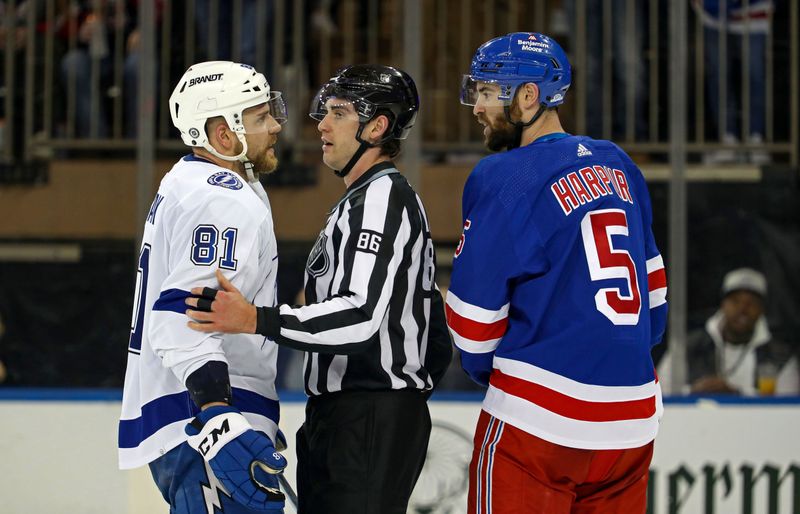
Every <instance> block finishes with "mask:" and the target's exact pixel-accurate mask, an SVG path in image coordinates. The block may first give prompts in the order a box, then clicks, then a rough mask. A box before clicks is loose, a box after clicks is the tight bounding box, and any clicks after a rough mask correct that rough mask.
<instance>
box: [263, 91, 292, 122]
mask: <svg viewBox="0 0 800 514" xmlns="http://www.w3.org/2000/svg"><path fill="white" fill-rule="evenodd" d="M267 104H269V113H270V115H272V117H273V118H275V121H277V122H278V123H279V124H281V125H283V124H284V123H286V122H287V121H289V114H288V113H287V111H286V102H284V101H283V95H282V94H281V92H280V91H270V93H269V99H268V100H267Z"/></svg>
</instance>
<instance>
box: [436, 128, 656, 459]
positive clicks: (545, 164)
mask: <svg viewBox="0 0 800 514" xmlns="http://www.w3.org/2000/svg"><path fill="white" fill-rule="evenodd" d="M462 206H463V218H464V220H463V221H464V232H463V235H462V238H461V241H460V243H459V246H458V249H457V250H456V255H455V259H454V262H453V276H452V281H451V284H450V290H449V293H448V296H447V316H448V325H449V326H450V329H451V332H452V334H453V337H454V339H455V342H456V345H457V346H458V348H459V349H460V350H461V352H462V363H463V365H464V368H465V370H466V371H467V372H468V373H469V374H470V375H471V376H472V377H473V379H475V380H476V381H477V382H479V383H483V384H488V385H489V390H488V392H487V395H486V399H485V401H484V406H483V407H484V409H485V410H486V411H488V412H489V413H490V414H492V415H494V416H495V417H497V418H500V419H502V420H504V421H506V422H508V423H510V424H512V425H514V426H516V427H518V428H520V429H523V430H525V431H527V432H528V433H531V434H533V435H536V436H538V437H541V438H543V439H546V440H548V441H551V442H554V443H557V444H561V445H564V446H570V447H575V448H588V449H605V448H634V447H638V446H642V445H644V444H647V443H648V442H649V441H651V440H652V439H653V438H655V435H656V432H657V428H658V420H659V418H660V415H661V410H662V407H661V396H660V390H659V387H658V384H657V380H656V377H655V371H654V368H653V362H652V359H651V357H650V348H651V346H652V345H654V344H656V343H657V342H659V341H660V339H661V336H662V334H663V332H664V328H665V323H666V308H667V305H666V275H665V273H664V264H663V261H662V259H661V255H660V254H659V251H658V248H657V247H656V244H655V241H654V239H653V234H652V231H651V222H652V219H651V218H652V212H651V207H650V198H649V195H648V192H647V186H646V184H645V181H644V177H643V176H642V174H641V171H640V170H639V169H638V168H637V167H636V165H635V164H634V163H633V162H632V161H631V159H630V158H629V157H628V156H627V155H626V154H625V153H624V152H623V151H622V150H621V149H620V148H619V147H617V146H616V145H614V144H613V143H611V142H608V141H600V140H593V139H591V138H587V137H579V136H569V135H566V134H554V135H549V136H545V137H543V138H540V139H538V140H536V141H534V142H533V143H531V144H529V145H527V146H525V147H522V148H518V149H515V150H512V151H509V152H506V153H502V154H496V155H492V156H489V157H487V158H485V159H483V160H482V161H480V163H478V165H477V166H476V167H475V169H474V170H473V172H472V173H471V175H470V177H469V179H468V180H467V183H466V185H465V187H464V196H463V202H462Z"/></svg>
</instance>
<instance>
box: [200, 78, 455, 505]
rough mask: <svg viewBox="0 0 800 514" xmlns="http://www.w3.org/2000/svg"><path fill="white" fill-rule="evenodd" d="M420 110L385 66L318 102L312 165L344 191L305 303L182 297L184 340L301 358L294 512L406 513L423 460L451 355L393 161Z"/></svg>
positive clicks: (316, 252)
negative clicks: (267, 344) (284, 350)
mask: <svg viewBox="0 0 800 514" xmlns="http://www.w3.org/2000/svg"><path fill="white" fill-rule="evenodd" d="M418 109H419V96H418V94H417V89H416V86H415V84H414V81H413V80H412V79H411V77H410V76H409V75H408V74H407V73H405V72H403V71H400V70H398V69H395V68H392V67H389V66H379V65H356V66H350V67H347V68H345V69H343V70H341V71H340V72H339V74H338V75H337V76H335V77H333V78H331V79H330V80H329V81H328V82H327V83H326V84H325V85H323V86H322V88H321V89H320V91H319V93H318V94H317V97H316V99H315V101H314V103H313V104H312V110H311V113H310V115H311V117H312V118H314V119H315V120H318V121H319V125H318V127H317V128H318V130H319V132H320V134H321V139H322V152H323V161H324V162H325V164H326V165H328V166H329V167H330V168H331V169H333V170H334V172H335V173H336V174H337V175H338V176H340V177H342V178H343V180H344V183H345V186H346V187H347V191H346V192H345V194H344V196H343V197H342V199H341V200H340V201H339V203H337V204H336V205H335V206H334V207H333V209H331V211H330V213H329V214H328V219H327V222H326V224H325V227H324V228H323V229H322V231H321V232H320V234H319V237H318V239H317V241H316V244H315V245H314V248H313V249H312V251H311V254H310V255H309V258H308V262H307V264H306V286H305V295H306V305H305V306H302V307H292V306H289V305H280V306H278V307H271V306H270V307H255V306H254V305H252V304H250V303H249V302H248V300H247V299H245V298H244V297H242V296H241V294H239V292H238V291H237V290H236V289H235V288H234V287H233V286H232V285H231V284H230V283H228V282H227V280H225V278H224V277H222V275H221V274H218V276H219V280H220V284H221V286H222V290H221V291H219V292H217V291H216V290H213V289H208V288H205V289H203V288H197V289H196V290H193V293H194V294H195V295H196V297H195V298H193V299H189V300H187V304H188V305H189V306H190V307H193V308H195V309H197V310H190V311H189V312H188V314H189V315H190V317H191V318H193V320H194V321H192V322H190V323H189V326H190V327H192V328H194V329H197V330H201V331H204V332H244V333H259V334H263V335H265V336H267V337H269V338H271V339H273V340H274V341H275V342H277V343H278V344H281V345H286V346H289V347H291V348H296V349H299V350H303V351H305V352H307V353H306V355H305V364H304V375H305V376H304V378H305V389H306V393H307V394H308V396H309V400H308V403H307V405H306V419H305V423H304V424H303V426H302V427H301V428H300V430H299V431H298V433H297V457H298V473H297V475H298V476H297V485H298V496H299V502H300V505H299V512H300V514H312V513H313V514H319V513H323V512H324V513H326V514H336V513H342V514H344V513H347V514H351V513H363V514H375V513H381V514H395V513H396V514H404V513H405V512H406V508H407V505H408V500H409V497H410V496H411V492H412V490H413V489H414V484H415V483H416V481H417V478H418V477H419V473H420V471H421V470H422V466H423V463H424V460H425V454H426V451H427V446H428V438H429V435H430V429H431V421H430V414H429V411H428V406H427V403H426V401H427V398H428V396H429V395H430V392H431V391H432V389H433V388H434V387H435V386H436V383H437V382H438V380H439V379H440V378H441V376H442V375H443V374H444V371H445V370H446V368H447V365H448V363H449V362H450V357H451V352H452V346H451V340H450V336H449V334H448V332H447V326H446V322H445V315H444V306H443V302H442V298H441V294H440V293H439V290H438V288H437V287H436V283H435V282H434V273H435V267H436V262H435V258H434V249H433V241H432V240H431V234H430V227H429V225H428V220H427V216H426V214H425V209H424V207H423V205H422V202H421V200H420V198H419V196H417V194H416V193H415V192H414V190H413V189H412V188H411V186H410V185H409V184H408V182H407V181H406V179H405V178H404V177H403V176H402V175H401V174H400V173H399V171H398V170H397V168H396V167H395V165H394V164H393V162H392V160H391V159H392V158H394V157H396V156H397V155H398V153H399V152H400V141H401V140H402V139H405V138H406V136H407V135H408V133H409V131H410V129H411V127H412V126H413V125H414V121H415V119H416V115H417V111H418Z"/></svg>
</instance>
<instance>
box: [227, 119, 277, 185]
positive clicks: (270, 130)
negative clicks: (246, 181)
mask: <svg viewBox="0 0 800 514" xmlns="http://www.w3.org/2000/svg"><path fill="white" fill-rule="evenodd" d="M244 126H245V139H246V140H247V158H248V159H249V160H250V162H252V163H253V171H255V172H256V173H262V174H267V173H272V172H273V171H275V169H276V168H277V167H278V157H277V156H276V155H275V150H274V146H275V144H276V143H277V142H278V132H280V130H281V126H280V124H279V123H278V122H277V121H276V120H275V118H273V117H272V115H271V114H270V111H269V107H268V106H267V104H261V105H258V106H256V107H251V108H249V109H247V110H246V111H245V113H244ZM239 144H240V145H241V143H239ZM241 151H242V149H241V146H240V147H239V148H238V149H237V152H241Z"/></svg>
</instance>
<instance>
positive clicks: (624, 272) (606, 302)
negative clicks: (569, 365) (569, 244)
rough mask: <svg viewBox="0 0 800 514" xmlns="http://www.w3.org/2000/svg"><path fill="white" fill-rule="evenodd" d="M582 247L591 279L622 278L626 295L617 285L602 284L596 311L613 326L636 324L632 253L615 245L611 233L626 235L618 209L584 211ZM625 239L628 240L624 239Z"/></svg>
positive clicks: (636, 284) (625, 224)
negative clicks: (625, 287)
mask: <svg viewBox="0 0 800 514" xmlns="http://www.w3.org/2000/svg"><path fill="white" fill-rule="evenodd" d="M581 234H582V236H583V247H584V250H585V251H586V261H587V262H588V263H589V276H590V277H591V279H592V281H597V280H607V279H613V278H616V279H622V280H625V282H627V285H628V288H627V289H628V294H627V295H623V294H622V293H621V291H620V288H619V287H603V288H600V290H599V291H597V294H595V296H594V302H595V305H596V306H597V310H598V311H600V312H601V313H602V314H603V315H604V316H605V317H607V318H608V319H609V320H611V322H612V323H613V324H615V325H636V324H637V323H638V322H639V311H640V309H641V306H642V301H641V296H640V294H639V282H638V281H637V278H636V266H635V265H634V263H633V259H631V254H630V253H628V251H627V250H625V249H623V248H615V247H614V242H613V241H612V239H611V237H612V236H627V235H628V218H627V217H626V216H625V211H623V210H620V209H603V210H598V211H592V212H588V213H586V216H584V217H583V220H581ZM626 241H627V239H626Z"/></svg>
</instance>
